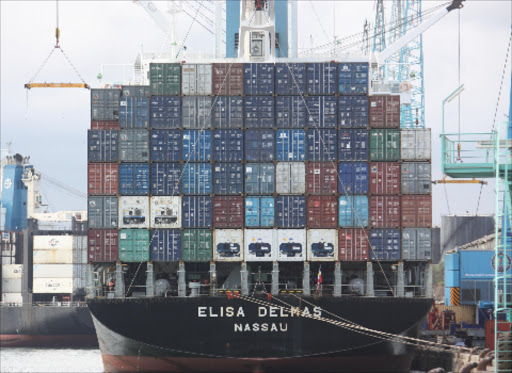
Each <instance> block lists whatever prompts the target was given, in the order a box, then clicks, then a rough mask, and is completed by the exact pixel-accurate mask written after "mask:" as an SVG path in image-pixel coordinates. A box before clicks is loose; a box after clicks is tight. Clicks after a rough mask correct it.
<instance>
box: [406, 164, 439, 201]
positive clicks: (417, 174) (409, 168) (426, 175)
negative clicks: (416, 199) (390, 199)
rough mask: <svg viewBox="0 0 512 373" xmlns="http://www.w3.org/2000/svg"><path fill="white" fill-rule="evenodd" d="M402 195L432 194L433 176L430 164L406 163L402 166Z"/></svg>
mask: <svg viewBox="0 0 512 373" xmlns="http://www.w3.org/2000/svg"><path fill="white" fill-rule="evenodd" d="M400 175H401V187H402V188H401V189H402V194H430V190H431V185H432V182H431V180H432V174H431V165H430V163H424V162H404V163H402V165H401V173H400Z"/></svg>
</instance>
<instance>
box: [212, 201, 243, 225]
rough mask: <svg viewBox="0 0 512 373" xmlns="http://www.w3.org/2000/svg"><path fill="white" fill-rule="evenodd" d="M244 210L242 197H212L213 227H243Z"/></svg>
mask: <svg viewBox="0 0 512 373" xmlns="http://www.w3.org/2000/svg"><path fill="white" fill-rule="evenodd" d="M244 210H245V207H244V197H238V196H215V197H213V227H214V228H243V226H244Z"/></svg>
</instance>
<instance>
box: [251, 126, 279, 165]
mask: <svg viewBox="0 0 512 373" xmlns="http://www.w3.org/2000/svg"><path fill="white" fill-rule="evenodd" d="M274 153H275V141H274V131H273V130H247V131H245V160H246V161H249V162H271V161H273V160H274V158H275V156H274Z"/></svg>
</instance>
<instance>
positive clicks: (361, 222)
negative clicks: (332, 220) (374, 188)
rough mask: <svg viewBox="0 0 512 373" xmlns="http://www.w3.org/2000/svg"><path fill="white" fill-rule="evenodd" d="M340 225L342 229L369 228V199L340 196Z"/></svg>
mask: <svg viewBox="0 0 512 373" xmlns="http://www.w3.org/2000/svg"><path fill="white" fill-rule="evenodd" d="M338 209H339V210H338V224H339V225H340V227H342V228H364V227H367V226H368V197H367V196H340V197H339V203H338Z"/></svg>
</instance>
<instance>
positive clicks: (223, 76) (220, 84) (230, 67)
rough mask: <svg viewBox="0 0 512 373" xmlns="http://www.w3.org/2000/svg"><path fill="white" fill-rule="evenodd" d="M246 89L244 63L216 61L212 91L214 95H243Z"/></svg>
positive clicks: (213, 70) (213, 67) (213, 68)
mask: <svg viewBox="0 0 512 373" xmlns="http://www.w3.org/2000/svg"><path fill="white" fill-rule="evenodd" d="M243 90H244V65H243V64H241V63H214V64H213V66H212V91H213V94H214V95H222V96H241V95H242V94H243Z"/></svg>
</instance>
